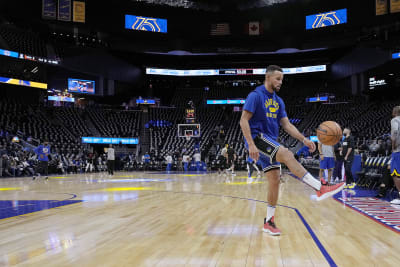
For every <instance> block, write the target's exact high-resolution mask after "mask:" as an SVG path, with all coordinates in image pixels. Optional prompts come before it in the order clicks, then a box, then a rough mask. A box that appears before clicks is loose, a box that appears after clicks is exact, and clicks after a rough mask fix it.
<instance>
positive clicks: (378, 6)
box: [375, 0, 388, 16]
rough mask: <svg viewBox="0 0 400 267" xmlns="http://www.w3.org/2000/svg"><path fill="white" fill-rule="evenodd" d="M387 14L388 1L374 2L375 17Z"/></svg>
mask: <svg viewBox="0 0 400 267" xmlns="http://www.w3.org/2000/svg"><path fill="white" fill-rule="evenodd" d="M387 13H388V0H375V14H376V15H377V16H380V15H386V14H387Z"/></svg>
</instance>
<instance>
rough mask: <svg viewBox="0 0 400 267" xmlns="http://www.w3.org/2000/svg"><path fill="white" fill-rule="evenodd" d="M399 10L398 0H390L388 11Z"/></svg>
mask: <svg viewBox="0 0 400 267" xmlns="http://www.w3.org/2000/svg"><path fill="white" fill-rule="evenodd" d="M397 12H400V0H390V13H397Z"/></svg>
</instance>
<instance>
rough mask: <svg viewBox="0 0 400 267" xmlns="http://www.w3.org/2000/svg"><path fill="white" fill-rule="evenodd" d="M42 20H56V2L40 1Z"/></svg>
mask: <svg viewBox="0 0 400 267" xmlns="http://www.w3.org/2000/svg"><path fill="white" fill-rule="evenodd" d="M42 18H44V19H56V18H57V2H56V0H42Z"/></svg>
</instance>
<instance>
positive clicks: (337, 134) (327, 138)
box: [317, 121, 342, 146]
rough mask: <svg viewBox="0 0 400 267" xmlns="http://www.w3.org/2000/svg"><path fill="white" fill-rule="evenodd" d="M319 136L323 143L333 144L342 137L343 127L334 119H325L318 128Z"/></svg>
mask: <svg viewBox="0 0 400 267" xmlns="http://www.w3.org/2000/svg"><path fill="white" fill-rule="evenodd" d="M317 136H318V140H319V141H320V142H321V143H322V144H324V145H327V146H333V145H336V144H337V143H338V142H339V141H340V139H341V138H342V128H341V127H340V125H339V124H337V123H336V122H334V121H324V122H323V123H321V124H320V125H319V126H318V128H317Z"/></svg>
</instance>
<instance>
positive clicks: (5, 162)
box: [3, 154, 12, 176]
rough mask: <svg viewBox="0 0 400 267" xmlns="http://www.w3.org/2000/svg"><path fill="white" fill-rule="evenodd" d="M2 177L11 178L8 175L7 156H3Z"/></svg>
mask: <svg viewBox="0 0 400 267" xmlns="http://www.w3.org/2000/svg"><path fill="white" fill-rule="evenodd" d="M3 175H4V176H12V175H11V173H10V158H9V157H8V156H7V154H4V155H3Z"/></svg>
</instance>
